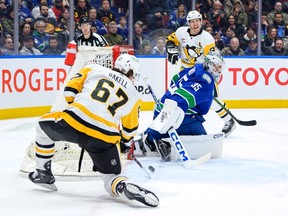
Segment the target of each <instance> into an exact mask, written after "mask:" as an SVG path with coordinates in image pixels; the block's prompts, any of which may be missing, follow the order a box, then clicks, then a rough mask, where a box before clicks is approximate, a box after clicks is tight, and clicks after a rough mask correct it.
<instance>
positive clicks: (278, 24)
mask: <svg viewBox="0 0 288 216" xmlns="http://www.w3.org/2000/svg"><path fill="white" fill-rule="evenodd" d="M274 16H275V17H274V21H273V25H272V27H274V28H276V29H277V32H278V37H279V38H285V37H286V35H288V25H285V23H284V20H283V14H282V13H280V12H276V13H275V15H274Z"/></svg>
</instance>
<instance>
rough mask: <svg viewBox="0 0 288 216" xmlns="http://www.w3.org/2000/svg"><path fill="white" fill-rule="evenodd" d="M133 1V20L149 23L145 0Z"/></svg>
mask: <svg viewBox="0 0 288 216" xmlns="http://www.w3.org/2000/svg"><path fill="white" fill-rule="evenodd" d="M133 2H134V3H133V20H137V21H141V22H142V23H143V24H144V25H147V23H146V12H145V7H144V0H133Z"/></svg>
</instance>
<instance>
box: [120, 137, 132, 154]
mask: <svg viewBox="0 0 288 216" xmlns="http://www.w3.org/2000/svg"><path fill="white" fill-rule="evenodd" d="M132 142H133V138H132V139H130V140H125V139H124V138H123V137H121V140H120V150H121V153H123V154H125V153H127V152H128V151H129V150H130V148H131V144H132Z"/></svg>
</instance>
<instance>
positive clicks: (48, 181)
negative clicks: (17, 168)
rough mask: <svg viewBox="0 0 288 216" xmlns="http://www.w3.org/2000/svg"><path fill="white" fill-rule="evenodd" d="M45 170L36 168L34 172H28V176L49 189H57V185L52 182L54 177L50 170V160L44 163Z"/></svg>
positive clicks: (35, 182)
mask: <svg viewBox="0 0 288 216" xmlns="http://www.w3.org/2000/svg"><path fill="white" fill-rule="evenodd" d="M44 168H45V170H41V169H36V171H35V172H31V173H29V175H28V177H29V179H30V181H32V182H33V183H34V184H36V185H38V186H40V187H44V188H47V189H49V190H53V191H57V190H58V189H57V187H56V185H55V184H54V182H55V178H54V176H53V174H52V172H51V161H49V162H47V163H46V164H45V165H44Z"/></svg>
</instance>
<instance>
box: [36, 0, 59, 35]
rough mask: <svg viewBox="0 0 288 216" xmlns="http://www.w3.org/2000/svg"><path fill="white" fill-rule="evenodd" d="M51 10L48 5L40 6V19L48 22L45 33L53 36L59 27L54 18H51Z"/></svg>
mask: <svg viewBox="0 0 288 216" xmlns="http://www.w3.org/2000/svg"><path fill="white" fill-rule="evenodd" d="M49 9H50V8H48V4H47V3H43V4H41V5H40V16H39V18H38V19H43V20H45V22H46V27H45V32H46V33H48V34H53V33H54V31H55V29H56V28H57V27H58V22H57V20H56V18H54V17H53V16H49Z"/></svg>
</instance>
